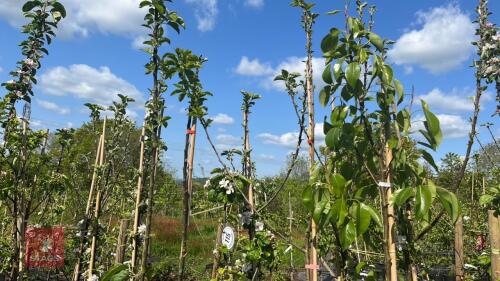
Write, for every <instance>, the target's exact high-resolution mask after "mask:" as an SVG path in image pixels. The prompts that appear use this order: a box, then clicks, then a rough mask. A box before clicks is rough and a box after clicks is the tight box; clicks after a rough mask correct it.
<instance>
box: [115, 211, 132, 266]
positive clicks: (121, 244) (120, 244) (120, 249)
mask: <svg viewBox="0 0 500 281" xmlns="http://www.w3.org/2000/svg"><path fill="white" fill-rule="evenodd" d="M129 224H130V220H128V219H122V220H121V221H120V232H119V234H118V240H117V241H116V256H115V263H117V264H118V263H123V261H124V259H125V249H126V247H127V230H128V225H129Z"/></svg>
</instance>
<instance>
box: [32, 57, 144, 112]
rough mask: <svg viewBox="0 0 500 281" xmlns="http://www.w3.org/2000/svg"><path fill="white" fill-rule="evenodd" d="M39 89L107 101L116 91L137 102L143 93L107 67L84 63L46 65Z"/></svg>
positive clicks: (58, 94) (53, 93)
mask: <svg viewBox="0 0 500 281" xmlns="http://www.w3.org/2000/svg"><path fill="white" fill-rule="evenodd" d="M39 80H40V86H39V87H40V89H41V90H42V92H44V93H45V94H48V95H53V96H66V95H70V96H74V97H76V98H79V99H82V100H84V101H88V102H96V103H100V104H110V103H111V101H112V100H117V96H116V95H117V94H118V93H120V94H123V95H127V96H129V97H131V98H134V99H135V100H136V102H137V103H138V104H140V103H142V101H143V96H142V94H141V92H139V90H137V88H136V87H135V86H134V85H132V84H130V83H129V82H127V81H125V80H124V79H122V78H120V77H118V76H116V75H115V74H113V73H112V72H111V70H110V69H109V68H108V67H105V66H103V67H100V68H98V69H97V68H93V67H91V66H88V65H85V64H74V65H71V66H69V67H63V66H58V67H54V68H50V69H48V70H47V71H46V72H45V73H43V74H42V75H41V76H40V79H39Z"/></svg>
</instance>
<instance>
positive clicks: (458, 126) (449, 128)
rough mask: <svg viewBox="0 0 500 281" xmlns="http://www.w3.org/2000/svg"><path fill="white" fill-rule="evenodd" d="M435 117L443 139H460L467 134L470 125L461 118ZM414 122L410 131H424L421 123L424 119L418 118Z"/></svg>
mask: <svg viewBox="0 0 500 281" xmlns="http://www.w3.org/2000/svg"><path fill="white" fill-rule="evenodd" d="M436 117H437V118H438V119H439V123H440V125H441V131H442V132H443V137H444V138H462V137H465V136H467V135H468V134H469V129H470V125H469V123H468V122H467V121H465V120H464V119H463V118H462V117H461V116H459V115H449V114H436ZM415 120H416V121H415V122H414V124H413V125H412V131H414V132H417V131H418V130H421V129H424V123H423V121H424V120H425V118H424V117H423V116H418V117H416V118H415Z"/></svg>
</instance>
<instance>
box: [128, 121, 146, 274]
mask: <svg viewBox="0 0 500 281" xmlns="http://www.w3.org/2000/svg"><path fill="white" fill-rule="evenodd" d="M145 138H146V128H145V124H143V126H142V133H141V138H140V141H141V151H140V156H139V177H138V178H137V190H136V198H135V209H134V225H133V228H132V235H133V239H132V258H131V263H130V265H131V267H132V272H135V267H136V263H137V253H138V250H139V249H138V247H139V241H138V239H139V237H138V236H137V235H138V233H137V230H138V228H139V219H140V214H139V207H140V205H141V195H142V189H143V186H144V182H143V180H144V149H145V148H144V141H145Z"/></svg>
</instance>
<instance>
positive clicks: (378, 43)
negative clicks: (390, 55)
mask: <svg viewBox="0 0 500 281" xmlns="http://www.w3.org/2000/svg"><path fill="white" fill-rule="evenodd" d="M368 40H370V43H372V44H373V46H375V47H376V48H377V49H378V50H379V52H383V51H384V40H382V38H380V36H378V35H377V34H375V33H373V32H369V33H368Z"/></svg>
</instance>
